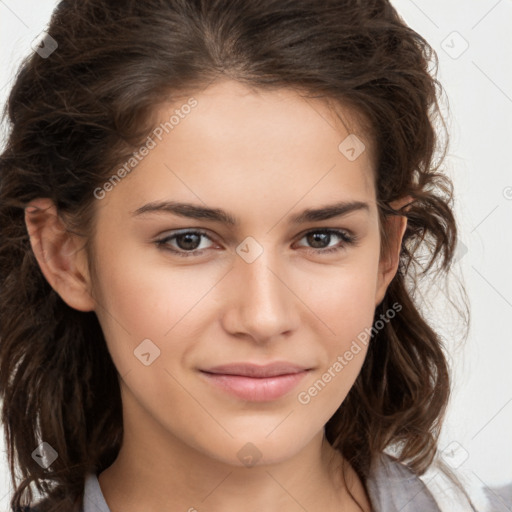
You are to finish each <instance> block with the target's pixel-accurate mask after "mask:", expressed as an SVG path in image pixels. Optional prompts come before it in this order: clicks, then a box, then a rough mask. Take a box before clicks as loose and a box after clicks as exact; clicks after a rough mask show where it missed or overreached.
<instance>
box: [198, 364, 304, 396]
mask: <svg viewBox="0 0 512 512" xmlns="http://www.w3.org/2000/svg"><path fill="white" fill-rule="evenodd" d="M308 371H309V368H305V367H302V366H298V365H294V364H291V363H286V362H281V361H279V362H276V363H272V364H268V365H264V366H260V365H255V364H251V363H235V364H227V365H222V366H215V367H214V368H209V369H208V370H201V375H203V376H204V377H205V378H206V379H207V381H208V382H210V383H211V384H213V385H214V386H216V387H218V388H220V389H222V390H224V391H227V392H228V393H231V394H233V395H235V396H237V397H239V398H241V399H243V400H249V401H252V402H266V401H270V400H276V399H278V398H280V397H282V396H283V395H285V394H286V393H288V392H289V391H291V390H292V389H293V388H294V387H295V386H297V384H298V383H299V382H300V380H302V378H303V377H304V376H305V375H306V374H307V373H308Z"/></svg>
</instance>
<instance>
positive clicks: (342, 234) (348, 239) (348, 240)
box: [155, 228, 357, 258]
mask: <svg viewBox="0 0 512 512" xmlns="http://www.w3.org/2000/svg"><path fill="white" fill-rule="evenodd" d="M190 233H192V234H194V235H202V236H204V237H206V238H208V239H209V240H211V241H212V242H213V240H212V239H211V238H210V237H209V236H208V233H207V232H205V231H202V230H200V229H197V230H188V231H181V232H179V233H175V234H173V235H171V236H166V237H165V238H162V239H160V240H156V241H155V244H156V246H157V247H158V248H159V249H161V250H164V251H169V252H171V253H173V254H176V255H177V256H180V257H184V258H188V257H191V256H201V255H202V254H203V252H204V251H206V250H208V249H195V250H193V251H183V250H179V251H178V250H176V249H171V248H170V247H169V245H168V242H169V241H170V240H173V239H175V238H176V237H178V236H181V235H187V234H190ZM312 233H322V234H328V235H335V236H337V237H339V238H340V239H341V240H342V241H343V244H342V245H341V246H338V247H330V248H327V249H313V248H309V251H308V252H310V253H313V254H332V253H335V252H338V251H340V250H342V249H344V248H345V246H347V245H355V243H356V241H357V237H356V236H354V235H349V234H348V233H347V232H346V231H342V230H339V229H331V228H324V229H312V230H310V231H308V232H306V233H305V234H304V235H303V236H302V237H301V238H300V240H302V238H305V237H306V236H308V235H309V234H312ZM306 249H308V248H306Z"/></svg>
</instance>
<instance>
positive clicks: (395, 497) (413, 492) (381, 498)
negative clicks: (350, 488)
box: [366, 453, 441, 512]
mask: <svg viewBox="0 0 512 512" xmlns="http://www.w3.org/2000/svg"><path fill="white" fill-rule="evenodd" d="M366 487H367V491H368V494H369V497H370V501H371V503H372V506H373V507H374V508H375V510H376V511H378V512H388V511H389V512H391V511H396V510H400V511H401V512H416V511H418V510H421V511H422V512H441V509H440V508H439V506H438V504H437V502H436V500H435V499H434V496H433V495H432V493H431V492H430V491H429V489H428V488H427V486H426V485H425V483H424V482H423V481H422V480H421V478H420V477H419V476H418V475H417V474H416V473H414V472H413V471H412V470H411V469H410V468H408V467H407V466H406V465H405V464H402V463H400V462H399V461H398V460H396V459H395V458H394V457H392V456H390V455H388V454H385V453H382V454H380V456H378V457H376V458H374V460H373V461H372V464H371V467H370V473H369V476H368V479H367V480H366Z"/></svg>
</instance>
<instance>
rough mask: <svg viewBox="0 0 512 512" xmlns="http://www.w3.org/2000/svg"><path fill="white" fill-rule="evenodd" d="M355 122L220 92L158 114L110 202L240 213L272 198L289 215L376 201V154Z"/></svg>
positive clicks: (217, 87)
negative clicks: (175, 199)
mask: <svg viewBox="0 0 512 512" xmlns="http://www.w3.org/2000/svg"><path fill="white" fill-rule="evenodd" d="M191 98H193V101H190V99H191ZM190 105H193V106H192V107H191V106H190ZM338 112H339V108H338ZM352 114H353V112H351V111H350V110H349V109H342V111H341V115H342V120H340V118H339V117H337V115H336V114H335V112H334V111H333V109H332V108H330V107H329V105H328V104H327V103H326V102H325V101H323V100H321V99H318V98H315V99H311V98H304V97H303V96H302V95H301V94H299V92H298V91H296V90H294V89H275V90H262V89H253V88H248V87H247V86H245V85H242V84H240V83H238V82H234V81H225V82H220V83H216V84H214V85H211V86H210V87H208V88H206V89H205V90H202V91H198V92H194V93H193V94H191V95H186V96H182V97H180V99H176V98H175V99H174V100H173V102H172V104H165V105H160V106H159V108H158V109H157V110H156V112H155V116H154V118H155V119H156V122H155V130H154V131H153V133H152V135H150V137H151V138H152V140H153V144H152V148H151V150H150V151H149V152H147V154H146V156H145V157H144V158H143V159H141V161H140V162H139V163H137V166H136V167H135V169H134V170H133V172H130V174H129V176H127V177H126V178H124V179H123V182H122V183H121V184H120V185H118V186H116V189H115V190H114V191H113V192H112V193H110V194H109V196H108V199H109V201H116V200H119V201H120V200H123V202H124V203H125V204H127V205H129V206H130V207H138V206H140V204H138V203H140V202H141V201H142V200H143V199H145V200H147V201H154V200H159V199H161V200H165V199H169V198H170V196H171V195H175V194H178V195H179V196H180V197H179V199H183V200H185V199H194V200H196V201H197V200H200V201H202V200H203V199H204V201H203V202H206V203H215V204H218V203H219V202H222V201H228V200H229V201H230V204H231V205H232V206H233V207H235V208H236V207H237V204H238V206H240V207H247V206H248V205H249V204H251V205H252V206H255V207H257V206H258V202H257V200H256V199H257V198H267V199H268V198H269V197H270V196H274V198H275V199H277V200H279V201H280V202H281V203H282V204H283V205H287V206H288V207H291V206H292V204H293V202H294V200H295V201H297V200H299V199H300V198H301V197H305V196H306V195H307V196H308V197H307V200H308V203H315V201H316V198H317V199H318V201H320V202H325V201H328V200H330V199H332V200H333V201H336V200H340V199H350V200H353V199H360V200H368V199H369V198H372V197H373V194H374V183H373V181H374V179H373V172H374V171H373V163H372V158H371V145H370V140H369V137H368V136H367V135H366V134H365V133H363V132H362V129H361V128H360V127H359V125H358V123H357V122H356V121H355V117H354V116H353V115H352ZM352 130H354V131H355V132H356V133H354V132H353V131H352ZM354 136H355V137H356V138H355V139H353V137H354ZM358 144H359V145H358ZM350 146H353V148H352V149H355V151H356V155H355V156H356V157H357V158H355V159H354V158H353V156H354V151H352V153H350V152H348V153H347V151H346V150H347V148H348V149H349V150H350V149H351V147H350ZM354 195H356V196H359V197H354ZM185 196H187V197H185ZM135 197H136V198H137V200H138V202H137V201H135V199H134V198H135ZM237 199H238V202H237ZM318 201H317V202H318ZM136 203H137V204H136ZM302 206H307V205H305V204H304V203H303V204H302Z"/></svg>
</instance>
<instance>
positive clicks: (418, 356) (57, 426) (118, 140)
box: [0, 0, 460, 512]
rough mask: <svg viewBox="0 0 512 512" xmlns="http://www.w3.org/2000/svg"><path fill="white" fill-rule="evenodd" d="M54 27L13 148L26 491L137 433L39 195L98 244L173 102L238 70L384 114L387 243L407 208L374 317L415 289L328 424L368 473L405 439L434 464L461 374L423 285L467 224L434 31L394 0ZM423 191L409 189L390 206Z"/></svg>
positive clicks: (11, 388)
mask: <svg viewBox="0 0 512 512" xmlns="http://www.w3.org/2000/svg"><path fill="white" fill-rule="evenodd" d="M47 31H48V32H49V33H50V34H51V36H52V37H53V38H54V39H55V40H56V41H57V42H58V48H57V49H56V51H54V53H52V54H51V55H50V56H49V57H48V58H42V57H41V56H40V55H38V54H37V53H34V54H33V55H31V56H30V57H28V58H26V59H25V60H24V61H23V63H22V65H21V66H20V69H19V72H18V75H17V79H16V81H15V83H14V86H13V88H12V91H11V93H10V97H9V99H8V103H7V107H6V112H5V121H6V123H7V125H8V138H7V140H6V143H5V146H4V149H3V152H2V154H1V156H0V397H1V398H2V400H3V408H2V422H3V424H4V427H5V437H6V444H7V448H8V460H9V467H10V471H11V475H12V481H13V484H14V489H15V492H14V494H13V497H12V500H11V506H12V507H13V509H18V508H19V507H21V506H22V505H24V504H26V503H27V500H26V499H25V498H27V497H28V502H30V500H32V499H33V494H32V489H31V484H33V485H35V488H36V489H37V491H38V492H39V493H40V494H42V495H44V496H46V497H47V498H48V499H47V500H46V502H45V505H44V508H41V509H40V510H41V511H46V510H48V511H51V512H58V511H66V512H67V511H69V510H71V509H72V508H73V507H76V506H77V504H78V503H79V502H80V500H81V498H82V496H83V484H84V477H85V475H86V473H87V472H89V471H93V472H96V473H98V474H99V473H100V472H101V471H103V470H104V469H106V468H107V467H108V466H110V465H111V464H112V462H113V461H114V460H115V458H116V456H117V453H118V451H119V448H120V445H121V441H122V436H123V425H122V415H121V411H122V408H121V396H120V388H119V383H118V374H117V371H116V368H115V366H114V364H113V362H112V360H111V357H110V355H109V352H108V350H107V347H106V343H105V339H104V336H103V333H102V330H101V328H100V325H99V322H98V320H97V317H96V315H95V313H94V312H89V313H83V312H79V311H76V310H74V309H72V308H70V307H69V306H68V305H67V304H66V303H64V301H63V300H62V299H61V298H60V297H59V296H58V294H57V293H56V292H55V291H54V290H53V289H52V288H51V287H50V285H49V284H48V282H47V281H46V280H45V278H44V276H43V274H42V272H41V270H40V268H39V266H38V263H37V261H36V258H35V256H34V254H33V252H32V250H31V246H30V240H29V236H28V234H27V229H26V226H25V222H24V209H25V207H26V206H27V204H28V203H29V202H30V201H31V200H33V199H35V198H39V197H47V198H51V199H52V200H53V201H54V203H55V204H56V205H57V208H58V211H59V213H60V214H61V215H62V217H63V218H64V219H65V220H66V222H67V226H68V229H70V230H72V231H73V232H75V233H80V234H81V235H83V237H84V250H86V251H87V254H88V255H89V260H90V261H92V260H93V254H94V253H93V247H92V245H91V240H92V237H93V233H94V203H95V201H96V199H95V198H94V195H93V191H94V190H95V188H96V187H98V186H101V185H102V184H103V183H104V182H105V180H106V179H108V177H110V176H111V175H112V169H115V168H116V166H118V165H119V164H120V163H121V162H123V161H125V159H126V157H127V156H130V155H131V153H132V152H133V151H134V150H135V149H136V148H137V147H140V145H141V144H142V142H143V141H144V140H145V138H146V137H147V136H148V134H149V133H150V132H151V130H152V129H153V128H154V126H153V124H152V123H153V122H154V113H155V111H156V109H157V108H158V106H159V105H161V104H162V103H163V102H168V101H173V99H176V98H177V97H178V96H180V97H181V96H182V95H183V94H184V92H187V93H188V92H190V91H197V90H200V89H203V88H204V87H206V86H207V85H208V84H210V83H212V82H214V81H215V80H222V79H225V78H229V79H233V80H237V81H239V82H241V83H243V84H245V85H248V86H250V87H254V88H260V89H275V88H294V89H296V90H298V91H301V94H303V96H304V97H305V98H307V97H311V98H313V97H314V98H325V99H326V100H327V101H329V102H332V103H333V104H335V105H338V106H341V107H342V108H343V106H346V107H350V108H351V109H353V110H354V111H355V112H356V113H357V114H358V115H359V117H360V120H361V122H362V123H363V124H364V125H365V129H367V130H369V132H368V133H371V141H372V150H373V151H374V154H375V187H376V192H377V201H378V208H379V218H380V221H381V229H382V237H383V238H382V240H383V244H382V251H383V252H384V251H385V248H386V230H385V229H384V228H383V226H384V225H385V220H386V218H387V217H388V216H390V215H405V216H406V217H407V219H408V224H407V229H406V231H405V235H404V238H403V241H402V247H401V253H400V263H399V268H398V271H397V274H396V276H395V277H394V279H393V280H392V282H391V284H390V286H389V288H388V291H387V294H386V296H385V298H384V300H383V301H382V303H381V304H379V306H378V307H377V308H376V311H375V318H376V319H377V318H380V315H382V314H384V313H385V312H386V311H387V310H389V309H390V308H391V305H392V304H394V303H398V304H400V305H401V306H402V309H401V311H400V314H398V315H397V316H396V317H395V318H394V319H393V321H392V322H386V323H385V327H384V328H383V329H381V330H380V331H378V332H377V333H375V334H374V335H373V336H372V340H371V342H370V344H369V349H368V353H367V356H366V359H365V362H364V365H363V367H362V370H361V372H360V374H359V376H358V378H357V380H356V382H355V384H354V386H353V387H352V389H351V391H350V392H349V394H348V396H347V397H346V399H345V400H344V402H343V404H342V405H341V406H340V408H339V409H338V410H337V411H336V413H335V414H334V415H333V416H332V417H331V418H330V420H329V421H328V422H327V424H326V427H325V433H326V438H327V440H328V441H329V443H331V444H332V445H333V446H334V447H335V448H336V449H338V450H339V451H340V452H341V453H342V455H343V456H344V457H345V458H346V459H347V460H348V461H349V462H350V463H351V464H352V466H353V467H354V468H355V470H356V471H357V472H358V473H359V475H360V476H361V477H362V478H363V479H364V478H365V477H366V476H367V475H368V471H369V467H370V463H371V461H372V460H373V457H375V456H376V455H377V454H379V453H381V452H382V451H384V450H385V449H387V448H390V447H395V448H397V447H398V451H399V453H398V458H399V459H400V460H401V461H404V462H405V463H407V464H408V465H409V467H411V468H412V469H413V470H414V471H416V472H417V473H418V474H422V473H423V472H424V471H425V470H426V469H427V468H428V467H429V466H430V465H431V463H432V461H433V460H434V456H435V454H436V450H437V442H438V435H439V430H440V427H441V424H442V419H443V415H444V412H445V408H446V404H447V401H448V398H449V392H450V381H449V371H448V365H447V361H446V357H445V349H444V347H443V341H442V338H441V336H440V335H439V334H438V333H437V332H436V331H435V330H434V328H433V327H432V326H431V325H429V324H428V323H427V321H426V319H425V318H424V316H423V315H422V313H421V312H420V310H419V308H418V305H417V302H418V301H417V300H415V290H416V288H417V286H418V284H419V282H420V281H421V280H422V279H425V278H428V279H430V280H431V279H433V278H434V276H436V278H437V277H438V275H441V274H443V275H448V273H449V270H450V269H451V266H452V262H453V259H454V250H455V245H456V239H457V227H456V222H455V219H454V215H453V209H452V206H453V187H452V184H451V181H450V180H449V179H448V178H447V177H446V176H445V175H444V174H443V172H442V171H441V170H440V165H441V163H442V161H443V159H444V156H445V154H446V149H445V150H444V152H443V151H441V150H442V149H443V148H442V147H441V144H440V138H439V136H438V134H437V127H438V126H442V127H443V128H444V127H445V125H444V122H443V119H442V116H441V113H440V107H439V103H438V100H439V93H441V92H442V88H441V86H440V84H439V82H438V81H437V79H436V78H435V70H436V68H437V56H436V54H435V52H434V50H433V49H432V48H431V47H430V46H429V44H428V43H427V41H426V40H425V39H424V38H423V37H421V36H420V35H419V34H418V33H416V32H415V31H414V30H412V29H411V28H409V27H408V26H407V25H406V24H405V23H404V21H403V20H402V19H401V18H400V17H399V16H398V14H397V12H396V11H395V9H394V8H393V7H392V6H391V5H390V3H389V2H388V1H387V0H367V1H365V2H361V1H359V0H145V1H144V2H140V1H135V0H118V1H116V2H114V1H109V0H68V1H63V2H61V3H60V4H59V5H58V7H57V8H56V10H55V11H54V13H53V15H52V18H51V22H50V25H49V28H48V29H47ZM431 64H433V69H429V66H431ZM439 121H440V124H439V123H438V122H439ZM405 196H410V197H411V199H412V202H411V203H410V204H409V205H408V207H407V208H406V209H403V210H401V211H395V210H393V209H392V208H391V207H390V203H391V202H392V201H394V200H396V199H399V198H403V197H405ZM459 311H460V310H459ZM42 441H45V442H47V443H49V444H50V445H51V446H52V447H53V448H54V449H55V450H56V451H57V453H58V458H57V460H55V462H54V463H53V464H52V465H51V466H50V467H49V468H47V469H44V468H42V467H41V466H40V465H39V464H37V463H36V462H35V461H34V460H33V458H32V452H33V450H34V449H35V448H36V447H37V446H38V445H39V444H40V442H42ZM16 468H19V471H20V477H21V478H20V482H19V483H18V482H17V481H16V480H15V470H16ZM27 494H28V496H27ZM73 510H75V508H73Z"/></svg>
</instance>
